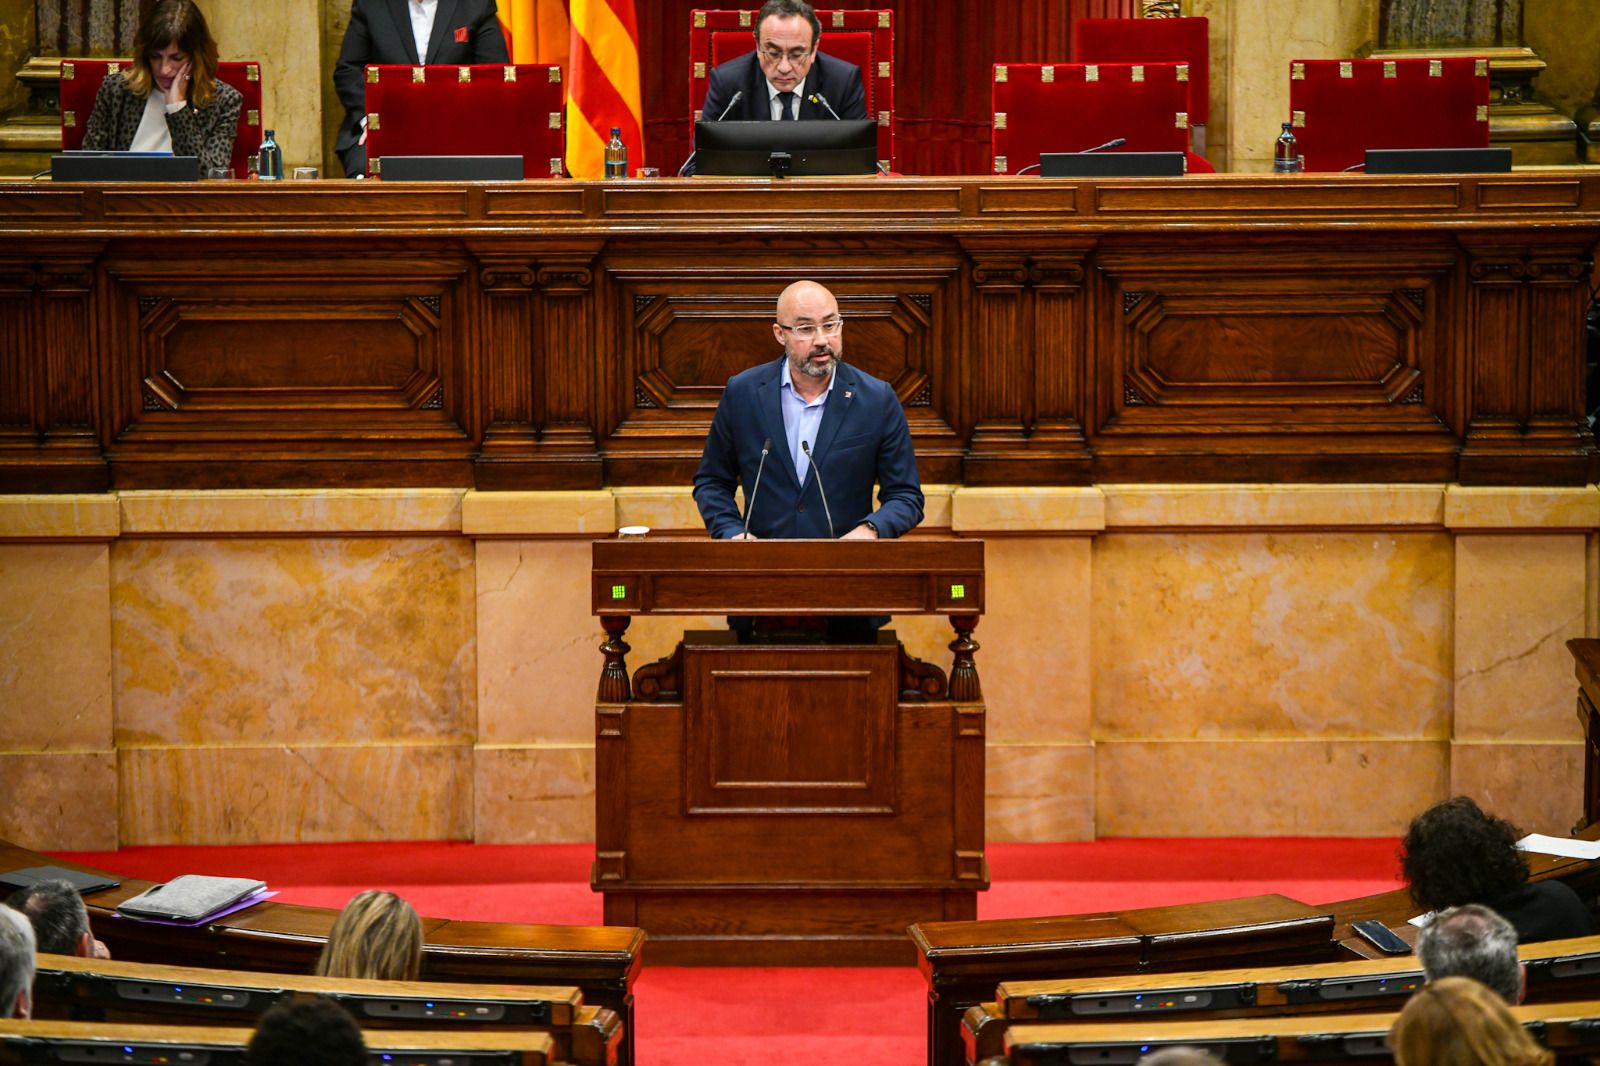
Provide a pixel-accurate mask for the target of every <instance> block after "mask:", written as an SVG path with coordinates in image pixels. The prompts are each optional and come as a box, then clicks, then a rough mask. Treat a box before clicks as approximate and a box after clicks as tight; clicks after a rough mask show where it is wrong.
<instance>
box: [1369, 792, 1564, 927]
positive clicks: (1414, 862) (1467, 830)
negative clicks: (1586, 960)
mask: <svg viewBox="0 0 1600 1066" xmlns="http://www.w3.org/2000/svg"><path fill="white" fill-rule="evenodd" d="M1520 837H1521V834H1520V833H1518V832H1517V830H1516V828H1515V827H1514V826H1513V825H1512V824H1511V823H1510V822H1507V821H1505V820H1504V819H1502V818H1496V817H1494V816H1493V815H1490V814H1486V813H1484V811H1483V808H1481V807H1479V806H1478V805H1477V804H1476V803H1474V802H1472V800H1470V799H1468V798H1467V797H1466V796H1457V797H1455V798H1454V799H1447V800H1445V801H1444V802H1442V803H1436V804H1434V805H1433V806H1432V807H1429V808H1428V809H1427V810H1425V811H1423V812H1422V813H1421V814H1419V815H1417V816H1416V818H1414V819H1412V822H1411V827H1410V828H1409V829H1407V830H1406V835H1405V839H1404V840H1402V841H1401V842H1400V865H1401V868H1402V870H1403V871H1404V873H1405V877H1406V880H1407V881H1409V882H1411V898H1412V899H1414V900H1416V901H1417V905H1418V906H1420V907H1422V908H1424V909H1425V910H1429V911H1442V910H1444V909H1445V908H1446V907H1459V906H1461V905H1462V904H1464V903H1481V904H1483V905H1484V906H1486V907H1490V908H1492V909H1493V910H1495V911H1497V912H1498V913H1500V914H1501V915H1503V916H1504V917H1505V918H1506V920H1507V921H1509V922H1510V923H1511V924H1512V925H1513V926H1515V927H1516V930H1517V942H1518V943H1521V944H1531V943H1533V942H1535V941H1539V940H1559V939H1561V938H1563V937H1572V936H1590V935H1592V934H1593V933H1594V931H1595V929H1594V919H1593V918H1592V917H1591V916H1590V914H1589V910H1588V908H1587V907H1585V906H1584V904H1583V901H1582V900H1581V899H1579V898H1578V894H1577V893H1576V892H1574V891H1573V890H1572V889H1570V888H1568V887H1567V886H1566V885H1564V884H1562V883H1561V882H1560V881H1554V880H1546V881H1531V882H1530V881H1529V880H1528V860H1527V859H1525V858H1523V856H1522V852H1520V851H1518V850H1517V841H1518V839H1520Z"/></svg>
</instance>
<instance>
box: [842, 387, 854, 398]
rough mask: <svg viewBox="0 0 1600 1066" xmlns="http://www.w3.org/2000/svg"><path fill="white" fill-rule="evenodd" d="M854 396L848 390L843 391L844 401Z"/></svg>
mask: <svg viewBox="0 0 1600 1066" xmlns="http://www.w3.org/2000/svg"><path fill="white" fill-rule="evenodd" d="M854 395H855V393H853V392H851V391H850V390H849V389H845V390H844V398H845V399H847V400H848V399H849V398H850V397H852V396H854Z"/></svg>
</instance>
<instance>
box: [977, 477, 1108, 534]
mask: <svg viewBox="0 0 1600 1066" xmlns="http://www.w3.org/2000/svg"><path fill="white" fill-rule="evenodd" d="M952 507H953V509H952V512H951V527H952V528H953V529H954V530H955V531H956V532H958V533H968V534H977V533H986V532H995V533H1024V532H1026V533H1034V532H1038V533H1068V532H1087V533H1096V532H1099V531H1100V530H1102V529H1104V528H1105V527H1106V501H1105V496H1104V495H1102V494H1101V492H1100V490H1099V489H1095V488H970V489H968V488H963V489H957V490H956V493H955V497H954V499H953V500H952Z"/></svg>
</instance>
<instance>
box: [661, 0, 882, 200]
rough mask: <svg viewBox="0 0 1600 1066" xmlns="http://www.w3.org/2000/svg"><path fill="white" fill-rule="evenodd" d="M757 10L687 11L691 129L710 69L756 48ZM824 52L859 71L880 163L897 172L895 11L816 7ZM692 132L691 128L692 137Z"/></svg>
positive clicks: (695, 119) (696, 116)
mask: <svg viewBox="0 0 1600 1066" xmlns="http://www.w3.org/2000/svg"><path fill="white" fill-rule="evenodd" d="M755 16H756V13H755V12H754V11H692V12H690V13H689V107H690V108H691V110H692V111H693V115H692V117H691V118H690V120H689V121H690V125H691V127H692V126H693V124H694V123H695V122H696V121H698V120H699V118H700V105H701V104H702V103H704V102H705V98H706V84H707V82H706V78H707V76H708V75H709V74H710V72H711V69H712V68H713V67H716V66H717V65H719V64H721V63H726V62H727V61H728V60H730V59H734V58H737V57H738V56H742V55H744V54H745V53H746V52H752V51H754V50H755V47H756V37H755ZM817 18H818V19H820V20H821V22H822V51H824V52H826V53H828V54H829V55H831V56H833V57H835V58H836V59H842V60H844V61H845V62H847V63H854V64H855V65H856V66H858V67H860V68H861V83H862V87H863V88H864V89H865V90H866V97H867V114H868V115H875V116H877V119H878V159H879V161H880V162H882V163H885V164H886V165H887V166H888V168H889V169H890V170H893V169H894V13H893V12H891V11H829V10H826V9H823V8H818V9H817ZM692 132H693V131H692V130H691V133H692Z"/></svg>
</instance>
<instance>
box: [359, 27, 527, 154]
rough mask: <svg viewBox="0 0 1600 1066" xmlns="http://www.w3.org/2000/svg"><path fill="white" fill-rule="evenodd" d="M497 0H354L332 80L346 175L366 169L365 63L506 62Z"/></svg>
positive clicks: (420, 64) (509, 57) (508, 59)
mask: <svg viewBox="0 0 1600 1066" xmlns="http://www.w3.org/2000/svg"><path fill="white" fill-rule="evenodd" d="M509 62H511V55H510V53H509V52H507V50H506V38H505V34H503V33H501V32H500V19H499V17H498V14H497V12H496V10H495V0H354V2H353V3H352V4H351V6H350V25H349V27H348V28H346V30H345V31H344V44H343V45H341V46H340V48H339V61H338V62H337V63H336V64H334V67H333V85H334V88H335V89H337V90H338V93H339V101H340V102H341V103H343V104H344V124H343V125H341V126H340V127H339V137H338V139H337V140H336V141H334V144H333V150H334V151H335V152H336V153H337V154H338V156H339V162H340V163H342V164H344V172H345V176H346V177H350V178H355V177H365V176H366V173H367V82H366V69H365V68H366V67H367V65H368V64H369V63H371V64H377V63H410V64H412V65H414V66H422V65H425V64H429V63H444V64H449V65H462V66H464V65H467V64H470V63H509Z"/></svg>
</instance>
